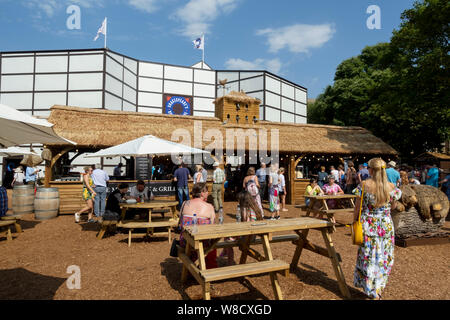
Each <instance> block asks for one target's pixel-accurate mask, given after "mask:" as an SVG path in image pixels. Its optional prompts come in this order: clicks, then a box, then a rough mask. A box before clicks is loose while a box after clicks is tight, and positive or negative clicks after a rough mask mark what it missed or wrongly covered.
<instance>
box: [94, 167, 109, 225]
mask: <svg viewBox="0 0 450 320" xmlns="http://www.w3.org/2000/svg"><path fill="white" fill-rule="evenodd" d="M92 169H94V171H92V173H91V178H92V182H93V183H94V186H95V187H94V191H95V193H96V194H97V195H96V196H95V201H94V213H95V216H96V217H97V218H98V220H97V221H98V222H102V219H103V218H102V217H103V214H104V213H105V207H106V192H107V188H106V186H107V182H108V181H109V176H108V174H107V173H106V172H105V171H103V170H102V169H96V168H95V166H92Z"/></svg>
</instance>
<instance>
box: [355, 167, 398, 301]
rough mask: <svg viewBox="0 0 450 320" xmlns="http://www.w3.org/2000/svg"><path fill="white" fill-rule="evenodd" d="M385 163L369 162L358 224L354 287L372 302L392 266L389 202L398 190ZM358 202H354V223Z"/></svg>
mask: <svg viewBox="0 0 450 320" xmlns="http://www.w3.org/2000/svg"><path fill="white" fill-rule="evenodd" d="M385 168H386V163H385V162H384V161H383V160H382V159H381V158H374V159H371V160H370V161H369V173H370V176H371V178H370V179H367V180H366V181H364V195H363V201H362V211H361V223H362V226H363V235H364V243H363V244H362V245H361V246H360V247H359V249H358V256H357V259H356V267H355V273H354V279H353V281H354V285H355V286H356V287H359V288H362V289H363V290H364V293H365V294H366V295H367V296H369V297H370V298H372V299H381V292H382V290H383V289H384V288H385V286H386V283H387V280H388V277H389V275H390V273H391V269H392V266H393V264H394V226H393V223H392V219H391V203H392V202H393V200H398V199H400V197H401V191H400V189H398V188H397V187H396V186H394V185H393V184H392V183H390V182H388V180H387V176H386V170H385ZM360 203H361V200H359V201H356V204H357V205H356V208H355V220H356V219H358V213H359V207H360Z"/></svg>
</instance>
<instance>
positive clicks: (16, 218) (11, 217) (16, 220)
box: [1, 215, 22, 233]
mask: <svg viewBox="0 0 450 320" xmlns="http://www.w3.org/2000/svg"><path fill="white" fill-rule="evenodd" d="M1 220H2V221H13V222H14V227H15V228H16V233H21V232H22V227H21V226H20V220H22V215H6V216H3V217H2V219H1Z"/></svg>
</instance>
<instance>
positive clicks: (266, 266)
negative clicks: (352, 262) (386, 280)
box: [178, 217, 350, 300]
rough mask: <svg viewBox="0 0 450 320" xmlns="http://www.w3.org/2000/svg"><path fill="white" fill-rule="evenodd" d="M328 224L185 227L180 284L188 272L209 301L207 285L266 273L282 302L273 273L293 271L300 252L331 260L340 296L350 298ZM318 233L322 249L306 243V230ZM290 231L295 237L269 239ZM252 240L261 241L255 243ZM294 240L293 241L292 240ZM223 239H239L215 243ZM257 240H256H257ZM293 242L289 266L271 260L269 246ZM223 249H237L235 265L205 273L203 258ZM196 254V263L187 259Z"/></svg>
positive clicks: (298, 221)
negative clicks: (272, 243) (261, 252)
mask: <svg viewBox="0 0 450 320" xmlns="http://www.w3.org/2000/svg"><path fill="white" fill-rule="evenodd" d="M332 226H333V224H332V223H330V222H329V221H326V220H320V219H316V218H311V217H301V218H293V219H281V220H273V221H269V220H267V221H257V222H241V223H224V224H219V225H217V224H214V225H198V226H197V232H195V231H194V227H193V226H187V227H185V229H184V230H183V236H184V238H185V239H186V247H185V248H182V247H179V248H178V257H179V259H180V260H181V261H182V262H183V271H182V275H181V281H182V282H185V281H186V278H187V272H188V271H189V272H190V273H191V274H192V275H193V277H194V278H195V279H196V280H197V282H198V283H199V284H200V285H201V286H202V289H203V297H204V299H205V300H209V299H210V298H211V297H210V283H211V282H213V281H218V280H225V279H232V278H238V277H245V276H250V275H256V274H262V273H270V279H271V283H272V288H273V291H274V294H275V298H276V299H278V300H282V299H283V296H282V292H281V288H280V285H279V282H278V278H277V273H281V274H283V275H285V276H288V275H289V269H291V270H295V268H297V265H298V261H299V259H300V255H301V253H302V250H303V249H306V250H310V251H312V252H314V253H317V254H320V255H322V256H325V257H328V258H330V259H331V262H332V265H333V269H334V272H335V274H336V277H337V280H338V284H339V288H340V290H341V293H342V294H343V295H344V296H345V297H347V298H350V291H349V290H348V288H347V285H346V283H345V278H344V274H343V272H342V269H341V267H340V264H339V260H340V257H339V255H338V254H337V253H336V251H335V249H334V245H333V242H332V240H331V236H330V233H331V230H330V228H331V227H332ZM311 229H313V230H319V231H321V233H322V236H323V239H324V241H325V244H326V248H322V247H320V246H317V245H315V244H312V243H311V242H309V241H308V240H307V236H308V232H309V230H311ZM285 231H294V232H295V233H296V234H292V235H288V236H286V235H283V236H273V233H275V232H285ZM255 236H258V237H260V238H261V240H260V241H256V239H255ZM292 236H294V238H293V237H292ZM227 237H241V239H240V241H238V240H236V241H234V242H233V241H231V242H230V241H224V242H222V243H219V241H220V239H223V238H227ZM203 240H209V242H208V243H210V246H208V247H204V242H203ZM258 240H259V239H258ZM288 240H293V244H295V245H296V246H295V252H294V256H293V258H292V261H291V264H290V265H289V264H288V263H286V262H284V261H281V260H275V259H274V258H273V255H272V250H271V247H270V243H271V242H279V241H288ZM258 244H262V245H263V249H264V255H262V254H260V253H258V252H257V251H256V250H255V249H254V248H252V246H254V245H258ZM227 246H239V249H240V250H241V252H242V253H241V257H240V260H239V264H237V265H232V266H225V267H219V268H214V269H206V262H205V256H206V255H207V254H208V253H209V252H211V251H212V250H214V249H215V248H216V247H220V248H224V247H227ZM194 250H195V251H196V252H197V257H198V259H197V261H195V262H194V261H192V260H191V258H190V256H191V252H192V251H194ZM247 257H252V258H254V259H255V260H256V261H257V262H254V263H246V261H247Z"/></svg>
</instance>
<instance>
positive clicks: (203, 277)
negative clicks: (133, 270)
mask: <svg viewBox="0 0 450 320" xmlns="http://www.w3.org/2000/svg"><path fill="white" fill-rule="evenodd" d="M177 249H178V258H179V259H180V260H181V261H182V262H183V264H184V266H186V268H187V269H188V270H189V271H190V273H191V274H192V275H193V276H194V278H195V279H196V280H197V281H198V283H199V284H201V285H202V286H204V285H208V284H209V283H210V282H213V281H219V280H225V279H232V278H239V277H245V276H251V275H256V274H263V273H268V272H277V273H281V274H282V275H284V276H286V277H287V276H289V268H290V265H289V264H288V263H286V262H284V261H281V260H265V261H259V262H256V263H244V264H237V265H233V266H226V267H221V268H213V269H206V270H199V269H198V267H197V266H196V265H195V263H193V262H192V261H191V260H190V258H189V257H188V256H187V255H186V254H185V253H184V248H183V247H180V246H177Z"/></svg>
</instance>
